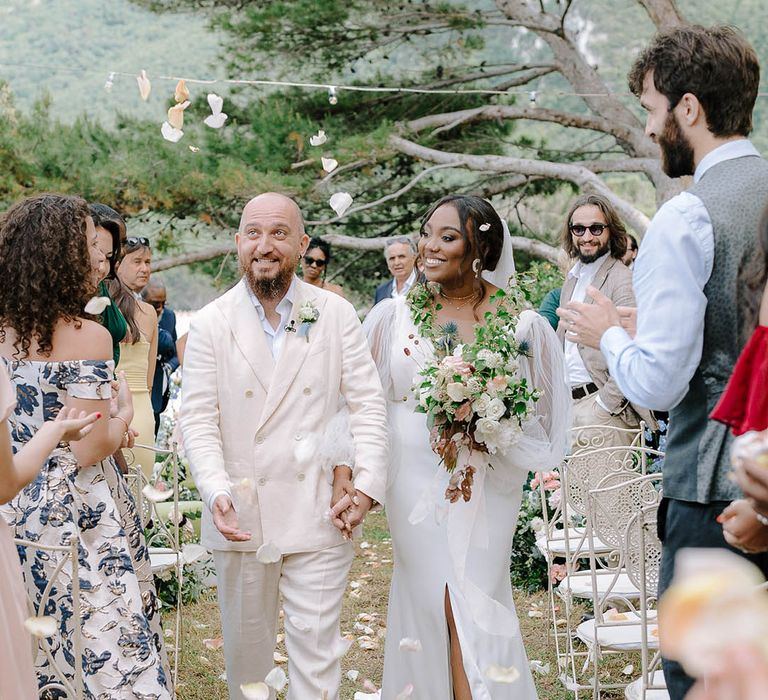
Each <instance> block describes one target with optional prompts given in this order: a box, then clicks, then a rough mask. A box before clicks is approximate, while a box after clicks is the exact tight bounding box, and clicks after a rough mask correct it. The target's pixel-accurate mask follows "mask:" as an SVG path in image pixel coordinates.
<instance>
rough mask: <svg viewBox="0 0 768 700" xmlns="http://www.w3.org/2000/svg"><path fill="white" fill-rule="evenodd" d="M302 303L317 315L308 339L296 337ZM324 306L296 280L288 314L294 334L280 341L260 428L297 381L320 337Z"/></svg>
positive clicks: (287, 335)
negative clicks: (280, 347) (312, 308)
mask: <svg viewBox="0 0 768 700" xmlns="http://www.w3.org/2000/svg"><path fill="white" fill-rule="evenodd" d="M305 301H312V302H313V303H314V305H315V306H316V307H317V309H318V311H319V312H320V318H319V319H318V320H317V321H316V322H315V323H313V324H311V325H310V328H309V335H308V336H307V337H301V336H299V327H300V326H301V322H300V321H299V309H300V308H301V305H302V303H303V302H305ZM324 306H325V298H324V296H323V295H322V294H318V293H317V292H316V291H315V290H314V288H313V287H312V286H311V285H309V284H306V283H305V282H302V281H301V280H299V279H297V280H296V294H295V296H294V299H293V309H292V311H291V319H292V320H293V322H294V326H293V327H295V328H296V331H294V332H292V333H286V334H285V339H284V340H283V348H282V350H281V351H280V356H279V357H278V358H277V365H276V366H275V369H274V373H273V375H272V383H271V385H270V386H269V393H268V394H267V400H266V403H265V404H264V410H263V411H262V414H261V419H260V420H259V428H261V426H262V425H264V423H266V422H267V420H269V417H270V416H271V415H272V414H273V413H274V412H275V409H276V408H277V407H278V406H279V405H280V402H281V401H282V400H283V398H284V397H285V395H286V393H287V392H288V389H289V388H290V387H291V384H293V381H294V380H295V379H296V375H297V374H298V373H299V370H300V369H301V366H302V365H303V364H304V360H305V359H306V357H307V354H308V353H309V351H310V349H311V348H312V345H313V343H315V342H316V341H317V337H318V335H319V332H318V330H319V329H318V328H317V325H318V324H319V323H321V322H322V314H323V308H324Z"/></svg>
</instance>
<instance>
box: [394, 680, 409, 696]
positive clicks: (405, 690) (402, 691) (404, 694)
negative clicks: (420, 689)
mask: <svg viewBox="0 0 768 700" xmlns="http://www.w3.org/2000/svg"><path fill="white" fill-rule="evenodd" d="M412 695H413V683H408V685H406V686H405V688H403V689H402V690H401V691H400V692H399V693H398V694H397V695H396V696H395V700H408V698H410V697H411V696H412Z"/></svg>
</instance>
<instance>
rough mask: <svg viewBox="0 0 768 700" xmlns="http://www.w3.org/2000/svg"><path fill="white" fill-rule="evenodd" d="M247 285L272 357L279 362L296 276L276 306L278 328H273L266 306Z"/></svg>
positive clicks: (291, 305) (290, 310)
mask: <svg viewBox="0 0 768 700" xmlns="http://www.w3.org/2000/svg"><path fill="white" fill-rule="evenodd" d="M245 287H246V289H247V290H248V296H249V297H250V298H251V301H252V302H253V305H254V307H255V308H256V313H258V314H259V320H260V321H261V327H262V328H263V329H264V337H265V340H266V341H267V345H268V346H269V350H270V352H271V353H272V359H273V360H274V361H275V362H277V358H278V357H280V351H281V350H282V349H283V342H284V341H285V334H286V330H285V329H286V328H287V327H288V324H289V323H290V320H291V313H292V312H293V299H294V296H295V294H296V278H295V277H294V278H293V280H291V286H290V287H288V291H287V292H286V293H285V296H284V297H283V298H282V299H281V300H280V302H279V303H278V305H277V307H276V308H275V311H277V313H279V314H280V323H278V324H277V328H272V324H271V323H270V322H269V319H268V318H267V315H266V313H264V307H263V306H262V305H261V302H260V301H259V298H258V297H257V296H256V295H255V294H254V293H253V290H252V289H251V288H250V286H249V285H248V284H247V283H246V285H245ZM297 330H298V329H297Z"/></svg>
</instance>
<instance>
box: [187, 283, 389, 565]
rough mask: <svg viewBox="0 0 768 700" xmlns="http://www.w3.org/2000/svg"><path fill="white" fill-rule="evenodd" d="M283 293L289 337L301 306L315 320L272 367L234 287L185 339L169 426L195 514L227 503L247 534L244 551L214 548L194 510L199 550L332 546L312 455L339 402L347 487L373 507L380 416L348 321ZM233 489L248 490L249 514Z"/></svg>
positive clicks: (327, 302) (320, 304)
mask: <svg viewBox="0 0 768 700" xmlns="http://www.w3.org/2000/svg"><path fill="white" fill-rule="evenodd" d="M293 287H294V291H295V297H294V300H293V305H292V314H291V318H292V320H293V321H294V322H295V327H296V328H297V329H298V328H299V326H300V322H299V320H298V310H299V309H300V308H301V306H302V303H304V302H306V301H311V302H312V303H313V304H314V305H315V306H316V307H317V309H318V311H319V318H318V320H317V321H316V322H315V323H313V324H311V326H310V328H309V334H308V338H305V337H302V336H300V335H299V333H298V332H291V333H286V334H285V338H284V341H283V347H282V349H281V351H280V353H279V355H278V357H277V360H276V361H275V359H274V358H273V357H272V352H271V351H270V347H269V344H268V341H267V338H266V333H265V331H264V328H263V327H262V323H261V319H260V317H259V314H258V312H257V309H256V307H255V306H254V304H253V303H252V300H251V298H250V295H249V290H248V288H247V285H246V283H245V281H244V280H241V281H240V282H239V283H238V284H237V285H236V286H235V287H233V288H232V289H231V290H230V291H228V292H227V293H226V294H224V295H223V296H221V297H220V298H218V299H217V300H215V301H213V302H212V303H210V304H208V305H207V306H206V307H204V308H203V309H202V310H201V311H200V312H199V313H198V314H197V315H196V316H195V319H194V320H193V322H192V324H191V327H190V332H189V340H188V342H187V348H186V352H185V357H184V370H183V372H184V374H183V385H182V408H181V416H180V424H181V430H182V434H183V439H184V449H185V452H186V454H187V457H188V458H189V462H190V467H191V471H192V476H193V478H194V480H195V483H196V485H197V487H198V489H199V491H200V495H201V497H202V499H203V502H204V503H206V504H210V503H211V500H212V498H213V497H215V496H216V495H217V494H219V493H230V494H232V497H233V502H234V503H235V507H236V509H237V514H238V520H239V528H240V529H241V530H244V531H250V532H251V533H252V537H251V539H250V540H249V541H247V542H230V541H229V540H226V539H225V538H224V537H223V536H222V535H221V534H220V533H219V532H218V530H217V529H216V527H215V525H214V524H213V521H212V517H211V513H210V509H209V508H206V509H205V511H204V513H203V525H202V543H203V545H205V546H206V547H208V548H210V549H214V550H234V551H255V550H257V549H258V548H259V547H260V546H261V545H262V544H263V543H265V542H272V543H274V544H275V545H277V547H278V548H279V549H280V551H281V552H282V553H283V554H289V553H293V552H310V551H316V550H319V549H324V548H326V547H332V546H335V545H338V544H340V543H342V542H343V539H342V537H341V534H340V533H339V531H338V530H337V529H336V528H335V527H333V525H331V524H330V523H329V522H327V521H326V519H325V517H324V516H325V513H326V511H327V510H328V508H329V505H330V499H331V484H330V483H329V482H328V479H327V478H326V476H325V474H324V473H323V471H322V468H321V466H320V465H319V464H318V463H317V461H316V460H315V459H314V453H315V452H316V450H313V449H312V445H313V443H316V441H317V440H320V439H322V436H323V432H324V429H325V427H326V425H327V424H328V421H329V420H330V419H331V418H332V417H333V416H334V415H335V413H336V411H337V406H338V399H339V395H341V396H343V397H344V399H345V401H346V403H347V406H348V407H349V414H350V429H351V433H352V437H353V440H354V445H355V467H354V477H353V478H354V483H355V487H356V488H357V489H359V490H360V491H362V492H363V493H365V494H367V495H368V496H370V497H371V498H373V499H374V500H376V501H379V502H382V501H383V499H384V490H385V485H386V465H387V429H386V406H385V401H384V396H383V392H382V389H381V383H380V380H379V375H378V372H377V371H376V367H375V365H374V363H373V359H372V358H371V355H370V352H369V350H368V344H367V342H366V340H365V337H364V335H363V331H362V328H361V326H360V322H359V321H358V319H357V315H356V313H355V310H354V308H353V307H352V305H351V304H350V303H349V302H347V301H346V300H344V299H342V298H341V297H340V296H338V295H336V294H333V293H331V292H327V291H325V290H322V289H318V288H316V287H313V286H311V285H308V284H306V283H304V282H302V281H300V280H298V279H294V281H293ZM281 322H282V321H281ZM308 446H309V449H308ZM233 485H235V486H236V487H237V488H235V489H233V488H232V486H233ZM244 485H245V487H244ZM243 488H246V489H253V491H252V492H251V493H252V496H253V497H252V499H251V503H250V504H247V505H246V504H245V502H244V501H243V500H242V496H241V494H242V492H243ZM239 500H240V503H238V501H239Z"/></svg>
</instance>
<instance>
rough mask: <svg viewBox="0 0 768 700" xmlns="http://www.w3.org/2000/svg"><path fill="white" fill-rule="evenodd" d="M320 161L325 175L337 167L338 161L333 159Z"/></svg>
mask: <svg viewBox="0 0 768 700" xmlns="http://www.w3.org/2000/svg"><path fill="white" fill-rule="evenodd" d="M320 161H321V162H322V164H323V170H325V172H327V173H331V172H333V171H334V170H336V168H337V167H339V161H337V160H334V159H333V158H321V159H320Z"/></svg>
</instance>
